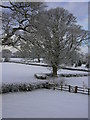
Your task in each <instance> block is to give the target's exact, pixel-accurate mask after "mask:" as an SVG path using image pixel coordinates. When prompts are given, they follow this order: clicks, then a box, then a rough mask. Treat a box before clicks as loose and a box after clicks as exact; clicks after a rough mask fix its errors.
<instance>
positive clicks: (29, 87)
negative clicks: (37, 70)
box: [0, 82, 53, 93]
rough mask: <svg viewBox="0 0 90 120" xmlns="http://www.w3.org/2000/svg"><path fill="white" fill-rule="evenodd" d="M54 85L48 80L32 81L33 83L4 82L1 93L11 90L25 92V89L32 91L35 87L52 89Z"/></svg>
mask: <svg viewBox="0 0 90 120" xmlns="http://www.w3.org/2000/svg"><path fill="white" fill-rule="evenodd" d="M52 87H53V85H52V84H49V83H48V82H45V83H32V84H27V83H26V84H3V85H2V90H1V91H2V92H0V93H9V92H23V91H32V90H35V89H42V88H45V89H50V88H52Z"/></svg>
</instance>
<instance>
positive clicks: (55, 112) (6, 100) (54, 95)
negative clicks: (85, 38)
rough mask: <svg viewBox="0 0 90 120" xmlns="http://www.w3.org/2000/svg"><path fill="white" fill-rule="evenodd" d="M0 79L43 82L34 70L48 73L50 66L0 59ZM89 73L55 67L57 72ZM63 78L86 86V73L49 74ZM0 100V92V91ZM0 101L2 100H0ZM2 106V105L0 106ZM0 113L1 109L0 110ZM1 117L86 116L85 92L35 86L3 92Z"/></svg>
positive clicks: (16, 81)
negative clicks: (13, 91) (70, 75)
mask: <svg viewBox="0 0 90 120" xmlns="http://www.w3.org/2000/svg"><path fill="white" fill-rule="evenodd" d="M1 66H2V82H3V83H5V84H8V83H9V84H10V83H28V82H29V83H30V82H33V83H34V82H43V81H45V80H38V79H36V78H35V77H34V74H44V73H50V68H48V67H42V66H33V65H24V64H17V63H2V64H1V63H0V67H1ZM62 73H63V74H69V73H70V74H88V73H86V72H82V71H71V70H62V69H61V70H58V74H62ZM48 80H51V81H52V80H53V81H59V80H63V81H64V82H65V84H70V85H78V86H83V82H84V84H86V86H88V77H70V78H62V79H61V78H57V79H56V78H49V79H48ZM0 100H1V95H0ZM0 105H1V104H0ZM0 110H1V108H0ZM0 116H1V113H0ZM2 117H4V118H88V96H87V95H82V94H79V93H77V94H75V93H69V92H64V91H60V90H47V89H42V90H35V91H32V92H18V93H10V94H3V95H2Z"/></svg>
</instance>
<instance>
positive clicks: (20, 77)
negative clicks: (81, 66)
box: [2, 63, 88, 86]
mask: <svg viewBox="0 0 90 120" xmlns="http://www.w3.org/2000/svg"><path fill="white" fill-rule="evenodd" d="M50 72H51V71H50V68H46V67H41V66H32V65H23V64H17V63H2V83H5V84H7V83H28V82H29V83H30V82H40V81H44V80H38V79H36V78H35V77H34V74H36V73H50ZM58 73H59V74H62V73H65V74H69V73H70V74H88V73H87V72H81V71H71V70H59V71H58ZM51 79H52V78H51ZM59 79H60V78H58V80H59ZM63 79H64V81H65V82H66V83H67V84H71V85H78V86H82V85H83V81H84V83H85V84H86V85H87V86H88V77H87V76H86V77H71V78H63Z"/></svg>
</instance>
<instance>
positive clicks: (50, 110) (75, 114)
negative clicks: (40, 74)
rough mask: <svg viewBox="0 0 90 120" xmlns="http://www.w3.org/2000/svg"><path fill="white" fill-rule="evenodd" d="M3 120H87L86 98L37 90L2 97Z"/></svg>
mask: <svg viewBox="0 0 90 120" xmlns="http://www.w3.org/2000/svg"><path fill="white" fill-rule="evenodd" d="M2 100H3V105H2V116H3V117H4V118H5V117H6V118H16V117H17V118H88V96H87V95H81V94H74V93H68V92H61V91H59V90H55V91H54V90H37V91H32V92H25V93H11V94H4V95H3V96H2Z"/></svg>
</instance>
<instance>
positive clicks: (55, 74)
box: [52, 65, 57, 77]
mask: <svg viewBox="0 0 90 120" xmlns="http://www.w3.org/2000/svg"><path fill="white" fill-rule="evenodd" d="M52 68H53V77H56V76H57V67H56V66H55V65H54V66H52Z"/></svg>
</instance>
